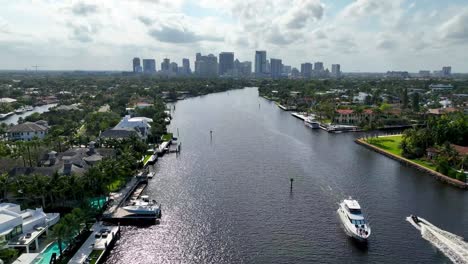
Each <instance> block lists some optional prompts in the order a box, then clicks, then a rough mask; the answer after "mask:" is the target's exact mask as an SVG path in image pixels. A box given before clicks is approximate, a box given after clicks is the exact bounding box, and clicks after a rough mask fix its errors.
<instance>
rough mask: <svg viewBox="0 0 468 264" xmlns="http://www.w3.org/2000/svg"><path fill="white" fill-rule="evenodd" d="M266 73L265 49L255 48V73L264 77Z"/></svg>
mask: <svg viewBox="0 0 468 264" xmlns="http://www.w3.org/2000/svg"><path fill="white" fill-rule="evenodd" d="M266 73H267V59H266V51H264V50H257V51H255V75H256V76H257V77H264V75H265V74H266Z"/></svg>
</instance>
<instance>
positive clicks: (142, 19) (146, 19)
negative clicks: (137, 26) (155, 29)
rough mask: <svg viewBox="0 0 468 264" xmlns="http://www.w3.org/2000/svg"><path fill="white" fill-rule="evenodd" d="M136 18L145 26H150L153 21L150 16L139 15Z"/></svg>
mask: <svg viewBox="0 0 468 264" xmlns="http://www.w3.org/2000/svg"><path fill="white" fill-rule="evenodd" d="M138 20H139V21H140V22H141V23H143V24H145V25H146V26H151V25H153V23H154V21H153V20H152V19H151V18H149V17H146V16H139V17H138Z"/></svg>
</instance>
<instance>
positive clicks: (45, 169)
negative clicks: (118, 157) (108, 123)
mask: <svg viewBox="0 0 468 264" xmlns="http://www.w3.org/2000/svg"><path fill="white" fill-rule="evenodd" d="M114 156H115V150H114V149H109V148H96V147H95V142H93V141H91V142H90V143H89V145H88V147H87V148H72V149H69V150H67V151H65V152H60V153H57V152H55V151H49V152H48V153H47V154H45V155H44V156H43V157H42V159H40V161H39V166H34V167H24V166H18V167H14V168H13V169H12V170H10V172H9V175H10V176H12V177H15V176H19V175H33V174H40V175H46V176H52V175H54V174H55V173H58V174H59V175H72V174H73V175H78V176H80V175H83V174H84V173H85V172H86V171H87V170H88V169H89V168H90V167H92V166H94V165H95V164H96V163H98V162H99V161H101V160H103V159H105V158H109V157H114Z"/></svg>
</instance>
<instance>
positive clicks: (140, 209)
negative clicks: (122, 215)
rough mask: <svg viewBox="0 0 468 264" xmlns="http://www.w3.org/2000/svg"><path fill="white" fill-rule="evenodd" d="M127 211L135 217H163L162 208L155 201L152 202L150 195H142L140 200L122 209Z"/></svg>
mask: <svg viewBox="0 0 468 264" xmlns="http://www.w3.org/2000/svg"><path fill="white" fill-rule="evenodd" d="M122 208H123V209H124V210H125V211H127V212H129V213H132V214H135V215H152V216H157V217H161V208H160V206H159V204H158V203H156V201H155V200H150V199H149V196H148V195H142V196H141V197H140V199H137V200H133V201H131V202H130V204H129V205H127V206H124V207H122Z"/></svg>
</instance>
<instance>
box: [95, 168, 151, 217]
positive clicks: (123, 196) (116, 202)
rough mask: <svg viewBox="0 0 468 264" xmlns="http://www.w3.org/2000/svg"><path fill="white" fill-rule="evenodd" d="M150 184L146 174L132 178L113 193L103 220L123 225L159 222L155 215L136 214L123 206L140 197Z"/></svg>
mask: <svg viewBox="0 0 468 264" xmlns="http://www.w3.org/2000/svg"><path fill="white" fill-rule="evenodd" d="M147 184H148V179H147V177H146V175H145V176H137V177H134V178H132V180H131V181H130V182H128V183H127V185H126V186H125V187H124V188H122V189H121V190H120V191H119V192H117V193H112V194H111V197H110V199H111V204H110V206H109V208H107V210H106V211H105V212H104V213H103V215H102V220H103V221H105V222H108V223H112V224H121V225H153V224H156V223H157V222H158V217H157V216H154V215H135V214H132V213H130V212H128V211H126V210H125V209H123V208H122V207H124V206H126V205H127V202H128V201H130V200H135V199H138V198H139V197H140V196H141V194H142V192H143V191H144V190H145V188H146V186H147Z"/></svg>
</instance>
